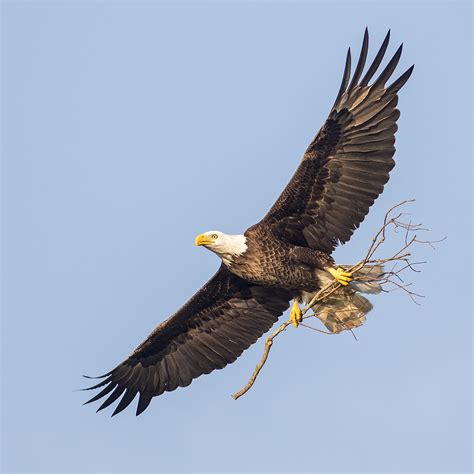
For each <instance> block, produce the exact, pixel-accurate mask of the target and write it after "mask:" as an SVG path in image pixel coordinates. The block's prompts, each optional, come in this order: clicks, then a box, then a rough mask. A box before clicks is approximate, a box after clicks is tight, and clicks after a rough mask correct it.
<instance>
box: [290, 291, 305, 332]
mask: <svg viewBox="0 0 474 474" xmlns="http://www.w3.org/2000/svg"><path fill="white" fill-rule="evenodd" d="M302 319H303V318H302V316H301V308H300V303H299V301H298V298H295V300H294V301H293V306H292V307H291V312H290V321H291V322H292V323H293V326H294V327H295V328H297V327H298V326H299V324H300V322H301V320H302Z"/></svg>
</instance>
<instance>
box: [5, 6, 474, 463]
mask: <svg viewBox="0 0 474 474" xmlns="http://www.w3.org/2000/svg"><path fill="white" fill-rule="evenodd" d="M471 22H472V8H471V4H470V3H469V2H418V3H417V2H394V3H392V2H377V3H375V2H372V3H369V2H367V3H363V2H352V3H341V2H328V3H323V2H301V3H298V2H295V3H289V2H241V3H226V2H222V3H217V2H203V3H200V2H196V3H184V2H183V3H181V2H176V3H164V2H151V1H149V2H92V1H89V2H40V1H39V2H22V1H18V2H13V1H4V2H3V3H2V151H3V153H2V155H3V156H2V157H3V161H2V165H3V167H2V179H3V183H2V204H3V208H2V219H3V220H2V224H3V225H2V229H3V232H2V243H3V260H2V266H3V268H2V269H3V288H2V289H3V300H2V302H3V308H2V361H3V366H2V412H3V413H2V430H3V431H2V435H3V436H2V443H3V447H2V458H3V459H2V463H3V465H2V469H3V470H4V471H5V472H7V471H12V472H14V471H31V472H54V471H60V472H70V471H76V472H79V471H83V472H100V471H108V472H118V471H127V472H138V471H156V472H193V471H198V472H211V471H217V472H230V471H234V472H238V471H242V472H259V471H267V472H268V471H270V472H276V471H288V472H300V471H312V472H326V471H331V472H368V471H374V472H383V471H390V472H397V471H399V472H408V471H410V472H416V471H427V472H435V471H436V472H468V471H471V467H472V466H471V455H472V448H471V444H472V434H471V418H472V408H471V398H472V383H471V382H472V375H471V373H472V323H471V317H472V306H471V286H472V276H471V263H470V262H471V257H472V254H471V252H472V234H471V218H470V216H471V213H472V195H471V186H472V184H471V177H472V165H471V159H472V155H471V152H472V147H471V133H472V122H471V107H472V91H471V88H472V73H471V65H472V49H471V42H472V25H471ZM366 26H368V27H369V30H370V34H371V49H370V53H372V54H373V53H374V49H375V48H377V47H378V46H379V44H380V42H381V41H382V39H383V36H384V35H385V33H386V31H387V29H388V28H391V29H392V43H391V47H390V51H391V52H393V51H395V48H396V47H397V46H398V44H399V43H400V42H404V43H405V49H404V52H403V56H402V59H401V61H400V66H399V69H398V71H399V72H400V73H401V72H403V71H404V70H405V69H406V68H407V67H409V66H410V65H411V64H412V63H415V64H416V68H415V72H414V74H413V76H412V78H411V79H410V81H409V82H408V84H407V85H406V86H405V88H404V89H403V90H402V92H401V98H400V102H399V108H400V109H401V112H402V115H401V119H400V121H399V131H398V134H397V153H396V162H397V166H396V168H395V169H394V171H393V173H392V176H391V180H390V182H389V184H388V186H387V187H386V190H385V192H384V194H383V195H382V197H381V198H380V199H379V200H378V201H377V203H376V205H375V206H374V207H373V208H372V210H371V213H370V215H369V217H368V218H367V219H366V221H365V222H364V224H363V225H362V226H361V228H360V229H359V230H358V231H357V232H356V234H355V235H354V238H353V239H352V240H351V241H350V243H349V244H347V245H346V246H344V247H343V248H341V249H339V250H338V251H337V253H336V257H337V259H338V260H340V261H343V262H350V261H356V260H358V259H359V258H360V256H361V255H362V254H363V253H364V251H365V249H366V247H367V246H368V243H369V240H370V238H371V236H372V234H373V233H374V231H375V230H376V228H377V227H378V225H379V223H380V220H381V218H382V216H383V214H384V212H385V210H386V209H387V208H388V207H390V206H391V205H392V204H394V203H396V202H399V201H401V200H403V199H407V198H416V200H417V201H416V203H415V204H414V205H413V206H412V208H411V212H412V213H413V216H414V219H418V220H421V221H423V223H424V224H425V225H426V226H427V227H429V228H430V229H431V233H430V234H429V236H430V237H432V238H438V237H442V236H444V235H447V236H448V239H447V240H446V241H445V242H444V243H442V244H440V245H439V246H438V248H437V250H436V251H432V250H431V249H429V248H420V249H419V250H418V251H417V255H416V257H417V258H419V259H421V260H424V259H427V260H428V264H427V265H426V266H425V267H424V268H423V273H421V274H420V275H414V276H413V282H414V285H415V289H416V290H417V291H418V292H420V293H422V294H424V295H425V296H426V298H425V299H424V300H423V301H422V305H421V306H416V305H414V304H413V303H412V302H411V301H410V299H409V298H408V297H407V296H406V295H405V294H402V293H392V294H389V295H382V296H378V297H375V298H373V303H374V305H375V309H374V310H373V312H372V313H371V314H370V316H369V320H368V322H367V323H366V325H365V326H364V327H362V328H360V329H359V330H358V331H357V335H358V342H356V341H354V339H353V338H352V337H351V335H350V334H342V335H339V336H324V335H321V334H316V333H313V332H311V331H309V330H305V329H303V328H300V329H298V330H293V329H291V330H288V331H287V332H286V333H285V334H284V335H283V336H282V337H281V338H280V339H279V340H278V341H277V342H276V343H275V346H274V349H273V352H272V354H271V358H270V360H269V362H268V364H267V366H266V367H265V369H264V371H263V373H262V374H261V377H260V378H259V380H258V381H257V383H256V385H255V387H254V389H253V390H252V391H251V392H250V393H249V394H248V395H247V396H245V397H243V398H242V399H240V400H239V401H233V400H232V399H231V397H230V395H231V393H233V392H234V391H235V390H236V389H238V388H240V386H241V385H242V384H243V383H245V381H246V380H247V377H248V376H249V374H250V373H251V371H252V369H253V367H254V365H255V363H256V361H257V359H258V358H259V357H260V354H261V350H262V343H263V340H261V341H259V342H258V343H257V344H256V345H255V346H253V347H252V348H251V349H249V350H248V351H247V352H245V353H244V355H243V356H242V357H241V358H240V359H239V360H238V361H237V362H236V363H234V364H233V365H231V366H229V367H227V368H226V369H225V370H223V371H217V372H214V373H212V374H211V375H208V376H204V377H202V378H200V379H198V380H196V381H194V382H193V384H192V385H191V386H190V387H188V388H186V389H181V390H178V391H176V392H173V393H168V394H165V395H164V396H162V397H160V398H158V399H155V400H154V401H153V402H152V404H151V406H150V407H149V409H148V410H147V411H146V412H145V413H144V414H143V415H142V416H140V417H138V418H136V417H135V416H134V410H133V409H129V410H127V411H126V412H124V413H123V414H121V415H120V416H118V417H114V418H113V419H111V418H110V416H109V415H110V412H105V413H104V412H101V413H100V414H96V413H95V410H94V409H93V407H91V406H87V407H82V406H81V403H82V402H83V401H84V400H85V399H86V394H84V393H81V392H74V391H73V390H74V389H76V388H80V387H83V386H85V381H84V380H83V379H82V378H81V374H84V373H86V374H92V375H94V374H100V373H103V372H105V371H107V370H109V369H110V368H112V367H114V366H115V365H116V364H117V363H118V362H120V361H121V360H122V359H123V358H125V357H126V356H127V355H128V354H129V352H130V351H131V350H133V348H134V347H135V346H136V345H137V344H138V343H139V342H141V341H142V339H143V338H144V337H145V336H146V335H147V334H148V333H149V331H150V330H151V329H152V328H153V327H154V326H155V325H156V324H158V323H159V322H161V321H162V320H163V319H164V318H165V317H167V316H168V315H169V314H171V313H172V312H174V310H175V309H176V308H177V307H178V306H180V305H181V304H182V303H184V301H185V300H186V299H187V298H188V297H189V296H191V295H192V293H193V292H194V291H196V290H197V289H198V288H199V287H200V286H201V285H202V284H203V283H204V282H205V281H206V280H207V279H208V278H209V276H210V275H211V274H212V273H213V272H214V271H215V269H216V268H217V266H218V261H217V259H216V257H215V256H214V255H212V254H211V253H210V252H206V251H205V250H203V249H197V248H196V247H195V246H194V237H195V235H196V234H198V233H200V232H202V231H205V230H208V229H214V228H218V229H221V230H223V231H224V232H228V233H239V232H242V231H243V230H245V229H246V228H247V227H248V226H250V225H251V224H253V223H255V222H257V221H258V220H259V219H260V218H261V217H262V216H263V215H264V213H265V212H266V211H267V210H268V208H269V206H270V205H271V204H272V203H273V202H274V200H275V198H276V197H277V196H278V194H279V192H280V191H281V189H282V188H283V186H284V185H285V184H286V182H287V181H288V180H289V179H290V177H291V175H292V173H293V171H294V169H295V168H296V166H297V164H298V161H299V159H300V156H301V154H302V152H303V151H304V149H305V147H306V145H307V144H308V143H309V141H310V140H311V139H312V137H313V136H314V134H315V133H316V132H317V130H318V129H319V127H320V126H321V124H322V123H323V121H324V119H325V117H326V115H327V113H328V111H329V108H330V106H331V105H332V103H333V101H334V98H335V95H336V93H337V89H338V87H339V82H340V78H341V74H342V69H343V63H344V57H345V54H346V49H347V47H348V46H351V47H352V49H353V51H354V52H358V50H359V48H360V44H361V41H362V35H363V31H364V28H365V27H366Z"/></svg>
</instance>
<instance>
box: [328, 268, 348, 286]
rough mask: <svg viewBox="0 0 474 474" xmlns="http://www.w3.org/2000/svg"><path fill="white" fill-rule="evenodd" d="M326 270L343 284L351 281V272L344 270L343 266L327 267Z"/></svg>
mask: <svg viewBox="0 0 474 474" xmlns="http://www.w3.org/2000/svg"><path fill="white" fill-rule="evenodd" d="M328 272H329V273H330V274H331V275H332V276H333V277H334V278H335V279H336V281H337V282H338V283H340V284H341V285H343V286H347V285H348V284H349V283H350V282H351V281H352V273H349V272H346V271H345V270H344V268H341V267H339V268H329V269H328Z"/></svg>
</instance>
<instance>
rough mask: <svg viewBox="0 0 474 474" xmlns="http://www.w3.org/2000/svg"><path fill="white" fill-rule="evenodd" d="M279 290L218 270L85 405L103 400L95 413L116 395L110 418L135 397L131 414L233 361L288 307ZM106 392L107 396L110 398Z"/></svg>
mask: <svg viewBox="0 0 474 474" xmlns="http://www.w3.org/2000/svg"><path fill="white" fill-rule="evenodd" d="M290 298H291V295H290V294H287V293H286V292H285V291H282V290H278V291H277V290H273V289H270V288H264V287H261V286H258V285H254V284H252V283H249V282H247V281H245V280H242V279H241V278H239V277H237V276H235V275H233V274H232V273H230V272H229V270H227V268H226V267H225V266H224V265H221V267H220V269H219V270H218V272H217V273H216V274H215V275H214V276H213V277H212V278H211V279H210V280H209V281H208V282H207V283H206V284H205V285H204V286H203V287H202V288H201V289H200V290H199V291H198V292H197V293H196V294H195V295H194V296H193V297H192V298H191V299H190V300H189V301H188V302H187V303H186V304H185V305H184V306H183V307H182V308H181V309H179V310H178V311H177V312H176V313H175V314H174V315H173V316H171V317H170V318H169V319H167V320H166V321H165V322H163V323H162V324H160V325H159V326H158V327H157V328H156V329H155V330H154V331H153V332H152V333H151V334H150V335H149V336H148V337H147V338H146V340H145V341H144V342H143V343H142V344H140V345H139V346H138V347H137V348H136V349H135V350H134V351H133V353H132V354H131V355H130V357H128V358H127V359H126V360H125V361H124V362H122V363H121V364H120V365H118V366H117V367H116V368H115V369H113V370H112V371H111V372H108V373H107V374H105V375H103V376H102V377H101V378H104V380H103V381H101V382H100V383H98V384H97V385H94V386H93V387H89V388H87V389H86V390H92V389H97V388H101V387H104V388H103V389H102V390H101V391H100V392H99V393H98V394H97V395H95V396H94V397H93V398H91V399H90V400H88V401H87V402H86V403H91V402H95V401H97V400H99V399H101V398H103V397H105V396H106V395H108V397H107V399H106V400H105V401H104V402H103V403H102V405H101V406H100V407H99V409H98V410H97V411H99V410H102V409H103V408H106V407H108V406H109V405H110V404H112V403H113V402H114V401H116V400H117V399H118V398H119V397H121V396H122V398H121V400H120V402H119V403H118V405H117V407H116V409H115V411H114V413H113V415H115V414H117V413H119V412H121V411H122V410H123V409H125V408H126V407H127V406H128V405H129V404H130V403H131V402H132V400H133V399H134V398H135V396H136V395H137V393H139V394H140V396H139V400H138V407H137V415H139V414H140V413H141V412H143V411H144V410H145V409H146V408H147V407H148V405H149V403H150V401H151V399H152V398H153V397H156V396H158V395H161V394H162V393H163V392H165V391H168V392H170V391H172V390H175V389H176V388H177V387H186V386H187V385H189V384H190V383H191V381H192V380H193V379H194V378H196V377H199V376H200V375H202V374H208V373H210V372H212V371H213V370H214V369H222V368H223V367H225V366H226V365H227V364H230V363H232V362H234V361H235V360H236V359H237V357H239V355H240V354H242V352H243V351H244V350H245V349H247V348H248V347H249V346H250V345H251V344H253V343H254V342H255V341H256V340H257V339H258V338H259V337H260V336H261V335H262V334H264V333H265V332H266V331H268V330H269V329H270V328H271V326H272V325H273V323H274V322H275V321H277V319H278V317H279V316H280V315H281V314H282V313H283V312H284V311H285V310H286V309H287V308H288V302H289V300H290ZM110 392H112V393H110Z"/></svg>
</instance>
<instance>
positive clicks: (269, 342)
mask: <svg viewBox="0 0 474 474" xmlns="http://www.w3.org/2000/svg"><path fill="white" fill-rule="evenodd" d="M413 202H414V200H413V199H409V200H405V201H402V202H400V203H399V204H396V205H395V206H393V207H391V208H390V209H389V210H388V211H387V212H386V213H385V216H384V220H383V223H382V226H381V227H380V228H379V230H378V231H377V233H376V234H375V235H374V237H373V239H372V242H371V243H370V245H369V248H368V250H367V253H366V254H365V256H364V257H363V258H362V259H361V260H360V261H359V262H357V263H356V264H355V265H352V266H349V265H346V266H345V268H347V271H349V272H350V273H352V274H353V277H354V280H357V273H358V272H360V270H361V269H362V268H365V269H370V268H371V267H374V266H384V265H387V264H389V263H393V266H392V269H391V270H390V271H387V272H384V273H382V274H380V273H377V274H375V275H374V277H373V278H370V277H369V278H367V274H369V275H370V270H369V272H364V278H363V279H362V277H361V281H363V282H367V283H377V284H379V285H380V286H381V288H382V291H383V292H386V293H389V292H392V291H395V290H402V291H404V292H406V293H407V295H408V296H409V297H410V298H411V299H412V300H413V301H414V302H415V303H416V304H419V303H418V301H417V300H416V298H421V297H423V296H422V295H419V294H417V293H415V292H413V291H412V290H411V289H410V287H411V283H404V281H403V279H402V277H401V276H400V275H401V274H402V273H404V272H406V271H407V270H411V271H412V272H420V270H419V269H418V267H419V266H420V265H422V264H424V263H425V262H417V261H412V260H411V257H412V254H411V251H412V248H413V247H414V246H415V245H417V244H422V245H429V246H430V247H432V248H434V244H435V243H437V242H441V241H442V240H444V239H441V240H438V241H430V240H419V239H418V238H417V233H418V232H422V231H426V230H427V229H424V228H423V227H422V225H421V224H413V223H412V222H411V221H409V222H404V221H403V220H402V219H403V217H404V216H406V214H405V213H403V212H399V211H398V210H399V209H400V208H401V207H403V206H405V205H407V204H410V203H413ZM389 230H391V231H392V233H393V234H398V233H399V232H400V231H403V232H404V234H403V243H402V244H401V246H400V247H399V248H398V250H397V251H395V252H393V253H392V254H391V255H389V256H388V257H376V253H377V252H378V251H380V249H381V248H382V247H383V245H384V243H385V242H386V239H387V235H388V231H389ZM340 286H341V285H340V283H337V282H336V281H334V282H331V283H328V284H327V285H325V286H324V287H323V288H321V289H320V290H319V291H318V292H317V293H316V295H315V296H314V297H313V299H312V300H311V301H310V302H309V303H308V304H307V305H306V306H305V307H304V308H303V310H302V311H301V315H302V319H303V320H307V319H309V318H312V317H315V318H317V319H318V320H321V319H320V318H319V317H318V314H317V311H318V305H320V304H321V303H322V302H324V301H325V300H327V298H328V297H329V296H331V295H332V294H333V293H334V292H336V291H337V290H338V289H339V288H340ZM337 322H338V324H339V325H340V326H341V327H342V328H343V329H342V330H339V331H338V332H330V331H324V330H322V329H318V328H315V327H313V326H309V325H307V324H304V323H300V325H301V326H303V327H305V328H308V329H312V330H314V331H317V332H321V333H324V334H338V333H339V332H341V331H344V330H348V331H351V332H352V334H353V336H354V338H355V335H354V333H353V331H352V329H353V327H355V326H354V325H352V326H351V327H349V326H347V325H345V323H344V322H343V321H340V320H338V321H337ZM291 324H292V322H291V321H290V320H288V321H286V322H284V323H283V324H282V325H280V327H279V328H278V329H277V330H276V331H275V332H274V333H273V334H272V335H271V336H269V337H268V338H267V339H266V341H265V345H264V350H263V354H262V357H261V359H260V361H259V362H258V364H257V366H256V367H255V369H254V371H253V373H252V375H251V376H250V379H249V381H248V382H247V383H246V384H245V386H244V387H242V389H241V390H239V391H238V392H236V393H234V394H233V395H232V398H233V399H234V400H237V399H238V398H240V397H241V396H242V395H244V394H245V393H247V392H248V391H249V390H250V389H251V388H252V386H253V384H254V383H255V381H256V379H257V377H258V375H259V374H260V371H261V370H262V369H263V366H264V365H265V363H266V362H267V360H268V356H269V354H270V350H271V348H272V346H273V341H274V339H275V338H276V337H277V336H279V335H280V334H281V333H283V332H284V331H285V330H286V328H287V327H288V326H290V325H291ZM361 324H363V321H361V322H360V323H359V324H358V325H361ZM356 339H357V338H356Z"/></svg>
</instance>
